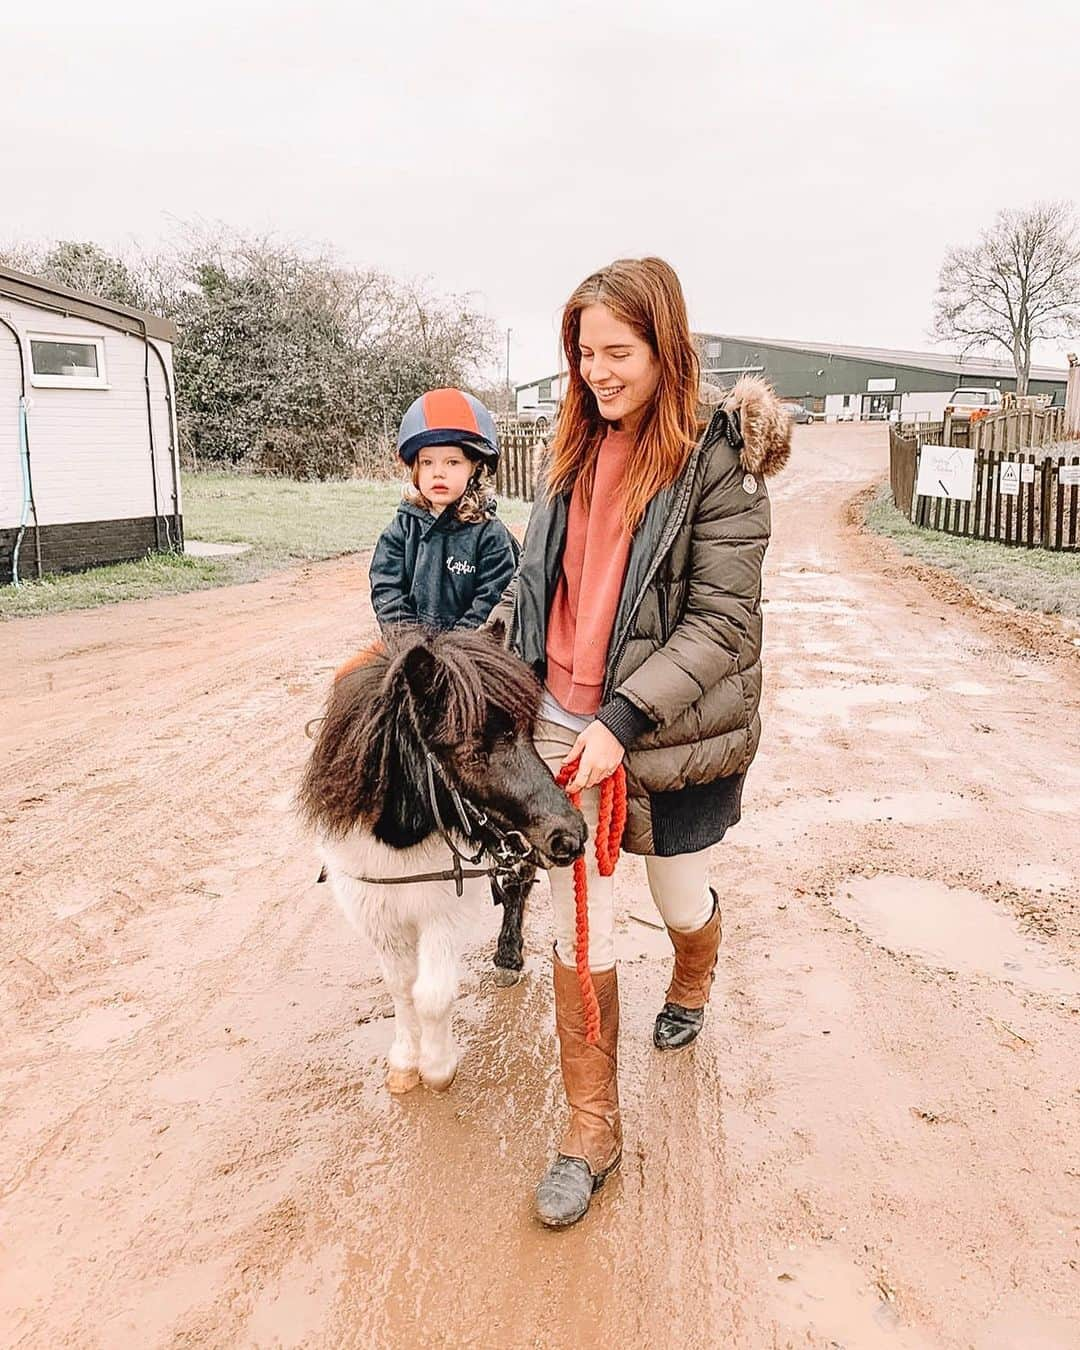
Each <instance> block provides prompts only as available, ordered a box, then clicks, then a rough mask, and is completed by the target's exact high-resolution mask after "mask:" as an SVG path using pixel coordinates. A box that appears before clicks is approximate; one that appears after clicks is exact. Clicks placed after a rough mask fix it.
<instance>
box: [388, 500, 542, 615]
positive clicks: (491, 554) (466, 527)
mask: <svg viewBox="0 0 1080 1350" xmlns="http://www.w3.org/2000/svg"><path fill="white" fill-rule="evenodd" d="M517 553H518V550H517V545H516V544H515V542H514V539H513V538H512V536H511V534H510V531H509V530H508V529H507V528H506V526H505V525H504V524H503V523H502V521H501V520H497V519H496V518H495V515H494V507H492V514H491V515H490V516H489V517H488V518H487V519H486V520H482V521H478V522H475V523H473V522H465V521H461V520H458V518H457V516H456V514H455V513H454V511H453V509H452V508H449V507H448V508H447V509H446V510H445V511H443V512H441V513H440V514H439V515H437V516H435V515H432V514H431V512H430V511H425V510H424V509H423V508H422V507H419V506H413V505H412V504H411V503H410V502H402V503H401V505H400V506H399V507H398V509H397V514H396V515H395V516H394V519H393V520H392V521H391V522H390V524H389V525H388V526H387V527H386V529H385V530H384V531H383V532H382V534H381V535H380V537H379V542H378V543H377V544H376V545H375V553H374V556H373V557H372V559H371V603H372V605H373V606H374V609H375V617H376V618H377V619H378V621H379V626H380V628H388V627H391V626H392V625H394V624H398V623H417V624H423V625H424V626H425V627H427V628H479V627H480V625H481V624H482V623H483V622H484V621H485V620H486V619H487V617H488V615H489V614H490V613H491V611H492V610H493V609H494V608H495V606H496V604H498V602H499V600H500V599H501V598H502V594H503V591H505V590H506V588H507V586H508V585H509V584H510V579H511V577H513V575H514V569H515V567H516V566H517Z"/></svg>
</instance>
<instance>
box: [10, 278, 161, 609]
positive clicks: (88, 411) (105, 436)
mask: <svg viewBox="0 0 1080 1350" xmlns="http://www.w3.org/2000/svg"><path fill="white" fill-rule="evenodd" d="M175 339H176V329H175V327H174V326H173V325H172V324H171V323H169V322H168V321H167V320H165V319H161V318H158V317H157V316H156V315H153V314H146V313H143V312H142V311H141V310H137V309H130V308H128V307H127V306H125V305H118V304H114V303H113V302H112V301H109V300H102V299H100V298H98V297H95V296H91V295H83V294H80V293H79V292H77V291H72V290H69V289H67V287H64V286H57V285H55V284H54V283H53V282H51V281H45V280H43V279H42V278H41V277H32V276H26V275H24V274H23V273H21V272H14V271H11V270H9V269H7V268H3V267H0V584H2V583H5V582H11V581H12V580H16V579H23V578H26V577H33V576H37V575H39V574H42V573H45V572H64V571H75V570H78V569H81V568H85V567H91V566H94V565H95V564H99V563H110V562H121V561H124V560H126V559H131V558H141V557H143V556H145V555H146V554H147V553H148V552H151V551H159V552H160V551H165V550H168V549H179V548H181V547H182V546H183V520H182V516H181V509H180V474H179V464H178V459H177V441H176V415H175V405H174V398H173V389H174V384H173V370H172V348H173V343H174V342H175Z"/></svg>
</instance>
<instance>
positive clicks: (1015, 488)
mask: <svg viewBox="0 0 1080 1350" xmlns="http://www.w3.org/2000/svg"><path fill="white" fill-rule="evenodd" d="M998 491H999V492H1000V493H1001V495H1002V496H1003V497H1015V496H1016V494H1017V493H1018V492H1019V491H1020V461H1019V460H1017V459H1003V460H1002V461H1001V464H1000V466H999V467H998Z"/></svg>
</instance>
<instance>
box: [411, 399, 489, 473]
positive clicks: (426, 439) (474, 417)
mask: <svg viewBox="0 0 1080 1350" xmlns="http://www.w3.org/2000/svg"><path fill="white" fill-rule="evenodd" d="M429 445H460V446H463V447H464V448H465V449H467V450H471V451H472V452H473V453H474V454H475V455H477V456H479V458H480V459H481V460H482V461H483V462H484V463H485V464H486V465H487V466H488V467H489V468H491V469H494V467H495V465H496V464H497V463H498V462H499V433H498V432H497V431H496V430H495V419H494V418H493V417H492V415H491V414H490V413H489V412H488V410H487V409H486V408H485V407H484V405H483V404H482V403H481V402H480V400H479V399H478V398H473V396H472V394H466V393H463V392H462V390H460V389H432V390H430V391H429V392H428V393H426V394H421V395H420V397H419V398H418V399H417V400H416V401H415V402H414V403H412V404H410V405H409V410H408V412H407V413H406V414H405V416H404V417H403V418H402V419H401V426H400V427H399V428H398V438H397V449H398V454H399V455H400V456H401V458H402V459H403V460H404V461H405V463H406V464H407V465H409V467H410V468H411V467H412V465H413V462H414V461H415V459H416V456H417V455H418V454H419V453H420V451H421V450H423V449H424V448H425V447H426V446H429Z"/></svg>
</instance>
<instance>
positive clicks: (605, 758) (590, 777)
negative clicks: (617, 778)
mask: <svg viewBox="0 0 1080 1350" xmlns="http://www.w3.org/2000/svg"><path fill="white" fill-rule="evenodd" d="M625 753H626V751H625V750H624V749H623V747H622V742H621V741H620V740H619V738H618V737H617V736H614V735H612V733H611V732H610V731H608V729H607V727H606V726H604V724H603V722H590V723H589V725H588V726H587V727H586V728H585V730H584V731H583V732H582V733H581V735H580V736H579V737H578V738H577V740H576V741H575V742H574V745H573V748H572V749H571V751H570V753H569V754H568V755H567V756H566V758H565V759H564V760H563V765H564V766H565V765H567V764H572V763H573V762H574V760H575V759H578V758H579V757H580V759H581V763H580V764H579V765H578V770H577V773H576V774H575V775H574V776H573V778H572V779H571V780H570V782H569V783H568V784H567V785H566V790H567V792H581V791H583V790H584V789H585V788H591V787H596V785H597V783H602V782H603V781H604V779H605V778H610V777H611V775H612V774H613V773H614V772H615V770H616V769H617V768H618V767H619V765H620V764H621V763H622V762H623V756H624V755H625Z"/></svg>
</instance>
